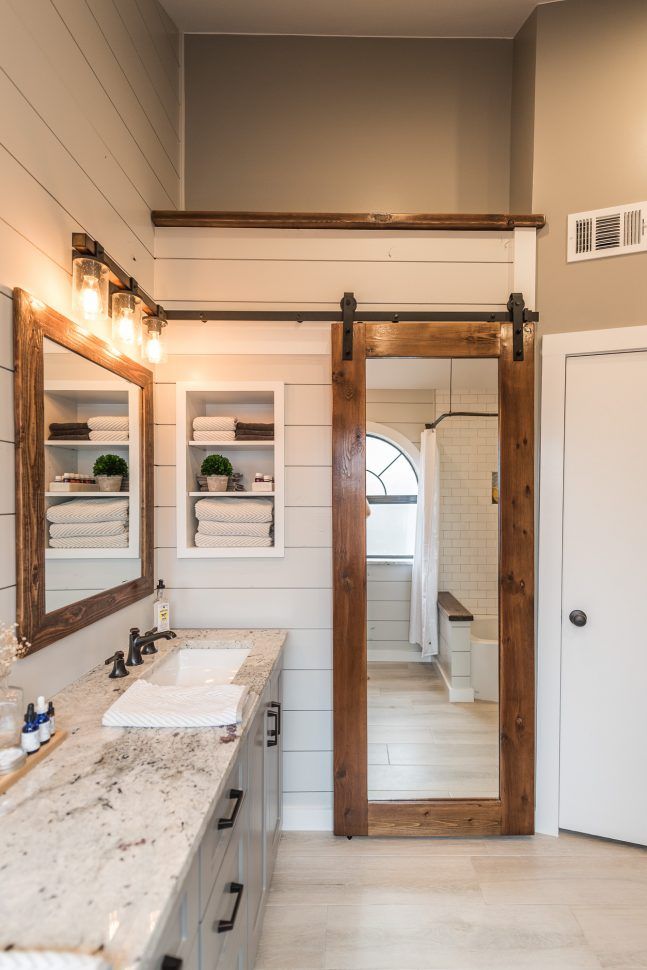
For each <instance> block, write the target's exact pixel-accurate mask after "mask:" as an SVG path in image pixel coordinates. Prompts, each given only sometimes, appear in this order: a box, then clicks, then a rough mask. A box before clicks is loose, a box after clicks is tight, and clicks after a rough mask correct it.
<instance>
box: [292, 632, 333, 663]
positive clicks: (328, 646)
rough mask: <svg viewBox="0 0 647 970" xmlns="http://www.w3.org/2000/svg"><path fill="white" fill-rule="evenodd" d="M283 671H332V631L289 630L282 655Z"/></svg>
mask: <svg viewBox="0 0 647 970" xmlns="http://www.w3.org/2000/svg"><path fill="white" fill-rule="evenodd" d="M283 667H284V669H285V670H332V630H331V629H327V630H296V629H291V630H290V631H289V633H288V638H287V640H286V643H285V652H284V654H283Z"/></svg>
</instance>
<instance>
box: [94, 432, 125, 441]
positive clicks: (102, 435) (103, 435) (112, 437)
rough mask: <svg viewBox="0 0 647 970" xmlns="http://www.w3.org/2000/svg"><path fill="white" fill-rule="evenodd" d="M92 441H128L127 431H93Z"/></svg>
mask: <svg viewBox="0 0 647 970" xmlns="http://www.w3.org/2000/svg"><path fill="white" fill-rule="evenodd" d="M90 441H128V432H127V431H91V432H90Z"/></svg>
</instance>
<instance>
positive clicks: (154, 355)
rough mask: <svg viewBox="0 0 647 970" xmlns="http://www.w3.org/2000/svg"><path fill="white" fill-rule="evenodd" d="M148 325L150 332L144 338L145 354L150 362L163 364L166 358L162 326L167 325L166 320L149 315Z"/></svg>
mask: <svg viewBox="0 0 647 970" xmlns="http://www.w3.org/2000/svg"><path fill="white" fill-rule="evenodd" d="M146 325H147V328H148V332H147V333H146V335H145V339H144V355H145V357H146V360H147V361H148V363H149V364H161V363H162V362H163V361H164V360H165V359H166V355H165V353H164V344H163V341H162V328H163V327H164V326H165V325H166V320H164V319H160V318H159V317H147V318H146Z"/></svg>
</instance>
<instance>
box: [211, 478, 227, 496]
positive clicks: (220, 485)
mask: <svg viewBox="0 0 647 970" xmlns="http://www.w3.org/2000/svg"><path fill="white" fill-rule="evenodd" d="M228 482H229V476H228V475H207V487H208V489H209V491H210V492H226V491H227V484H228Z"/></svg>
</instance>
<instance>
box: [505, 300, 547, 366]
mask: <svg viewBox="0 0 647 970" xmlns="http://www.w3.org/2000/svg"><path fill="white" fill-rule="evenodd" d="M508 312H509V313H510V322H511V323H512V357H513V359H514V360H519V361H522V360H523V325H524V323H529V322H530V321H532V320H538V319H539V314H538V313H534V312H533V311H532V310H527V309H526V301H525V300H524V298H523V293H511V294H510V299H509V300H508Z"/></svg>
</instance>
